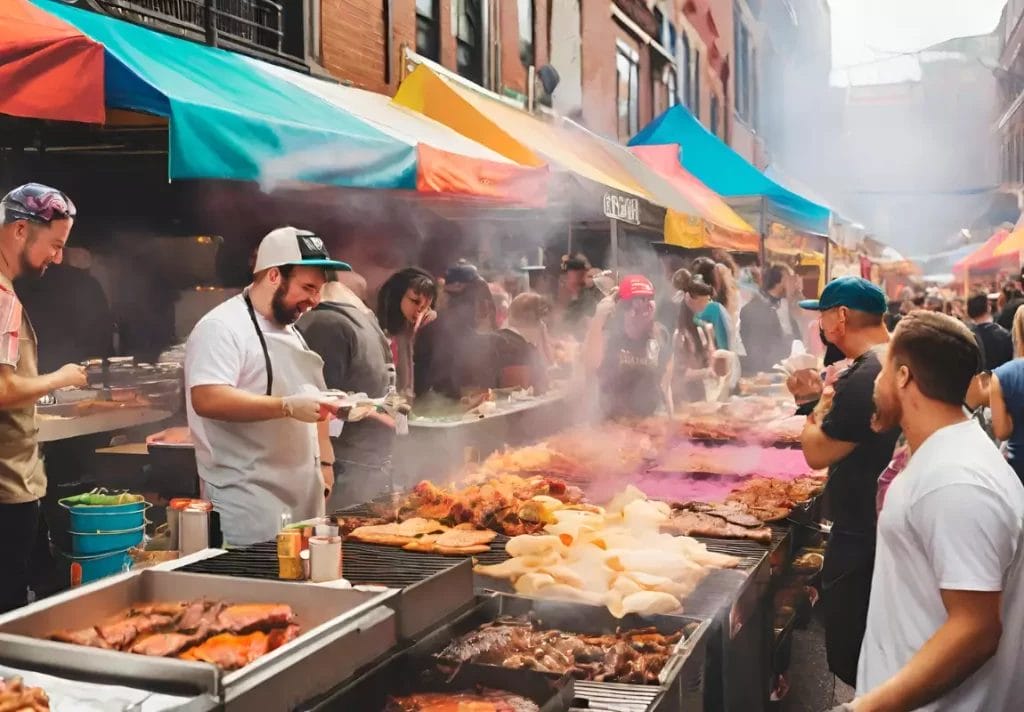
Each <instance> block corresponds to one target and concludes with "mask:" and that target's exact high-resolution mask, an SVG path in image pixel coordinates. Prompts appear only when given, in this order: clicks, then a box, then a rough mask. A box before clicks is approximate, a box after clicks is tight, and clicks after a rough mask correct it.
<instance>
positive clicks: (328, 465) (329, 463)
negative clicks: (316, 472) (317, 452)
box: [320, 461, 334, 467]
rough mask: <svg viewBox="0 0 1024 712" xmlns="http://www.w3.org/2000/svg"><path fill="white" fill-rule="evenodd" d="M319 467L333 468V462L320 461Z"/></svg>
mask: <svg viewBox="0 0 1024 712" xmlns="http://www.w3.org/2000/svg"><path fill="white" fill-rule="evenodd" d="M320 467H334V463H333V462H323V461H321V462H320Z"/></svg>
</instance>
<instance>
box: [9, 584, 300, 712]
mask: <svg viewBox="0 0 1024 712" xmlns="http://www.w3.org/2000/svg"><path fill="white" fill-rule="evenodd" d="M298 635H299V627H298V626H297V625H295V624H294V615H293V613H292V609H291V607H290V606H287V605H283V604H276V603H251V604H236V605H229V604H225V603H223V602H221V601H207V600H205V599H200V600H198V601H190V602H185V603H152V604H146V605H141V606H134V607H132V608H129V609H126V610H125V611H123V612H121V613H119V614H118V615H116V616H113V617H111V618H110V619H108V620H106V621H104V622H103V623H101V624H100V625H98V626H96V627H93V628H83V629H80V630H72V631H58V632H56V633H54V634H52V635H51V636H50V639H51V640H57V641H60V642H64V643H73V644H75V645H82V646H86V647H92V648H105V649H114V650H122V651H126V652H132V653H135V654H138V655H150V656H154V657H174V656H179V657H182V658H183V659H187V660H199V661H203V662H210V663H213V664H215V665H219V664H221V663H223V665H222V667H225V669H229V670H233V669H236V668H238V667H242V666H244V665H247V664H248V663H250V662H252V661H253V660H255V659H256V658H258V657H259V656H261V655H264V654H266V653H268V652H270V651H271V650H274V649H275V648H278V647H280V646H281V645H284V644H285V643H287V642H288V641H290V640H292V639H294V638H295V637H296V636H298ZM182 651H185V652H184V653H182ZM0 712H5V710H4V708H3V707H0Z"/></svg>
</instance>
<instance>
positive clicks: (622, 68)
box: [615, 42, 640, 141]
mask: <svg viewBox="0 0 1024 712" xmlns="http://www.w3.org/2000/svg"><path fill="white" fill-rule="evenodd" d="M615 73H616V77H617V82H616V92H615V93H616V100H617V105H618V118H619V139H620V140H622V141H628V140H629V139H630V138H632V137H633V135H634V134H635V133H636V132H637V131H639V130H640V55H639V54H638V53H637V51H636V50H635V49H633V48H631V47H630V46H629V45H627V44H625V43H623V42H618V43H617V44H616V56H615Z"/></svg>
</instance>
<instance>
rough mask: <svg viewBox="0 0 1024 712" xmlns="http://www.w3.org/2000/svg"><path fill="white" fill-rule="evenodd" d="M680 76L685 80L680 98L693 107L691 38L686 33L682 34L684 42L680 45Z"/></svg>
mask: <svg viewBox="0 0 1024 712" xmlns="http://www.w3.org/2000/svg"><path fill="white" fill-rule="evenodd" d="M679 76H680V77H682V79H683V86H682V87H680V93H679V96H681V97H682V99H683V103H684V104H686V105H687V106H692V105H693V97H692V96H691V94H690V87H691V86H692V82H691V81H690V38H689V37H688V36H687V35H686V33H685V32H683V33H682V41H681V42H680V43H679Z"/></svg>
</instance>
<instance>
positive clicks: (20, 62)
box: [0, 0, 104, 124]
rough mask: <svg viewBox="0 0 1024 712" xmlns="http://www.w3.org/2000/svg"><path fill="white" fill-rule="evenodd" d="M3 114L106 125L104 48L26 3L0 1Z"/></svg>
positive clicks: (0, 104)
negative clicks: (104, 121) (104, 123)
mask: <svg viewBox="0 0 1024 712" xmlns="http://www.w3.org/2000/svg"><path fill="white" fill-rule="evenodd" d="M0 87H3V90H2V91H0V114H8V115H10V116H20V117H23V118H29V119H50V120H54V121H79V122H82V123H91V124H99V123H103V119H104V107H103V46H102V45H100V44H98V43H96V42H93V41H92V40H91V39H89V38H88V37H86V36H85V35H84V34H82V33H81V32H79V31H78V30H77V29H76V28H74V27H72V26H71V25H69V24H68V23H66V22H64V21H63V20H61V19H60V18H58V17H55V16H54V15H51V14H50V13H48V12H45V11H44V10H40V9H39V8H37V7H36V6H34V5H32V4H31V3H30V2H28V0H0Z"/></svg>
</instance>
